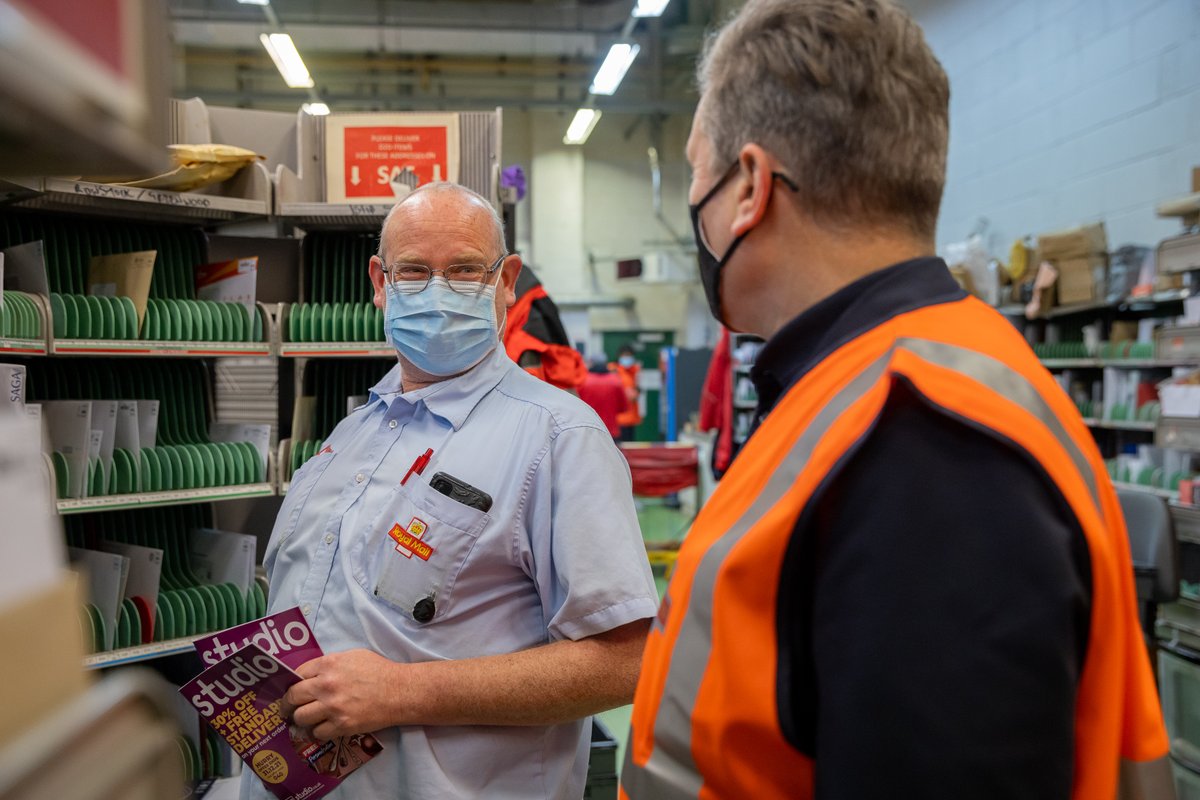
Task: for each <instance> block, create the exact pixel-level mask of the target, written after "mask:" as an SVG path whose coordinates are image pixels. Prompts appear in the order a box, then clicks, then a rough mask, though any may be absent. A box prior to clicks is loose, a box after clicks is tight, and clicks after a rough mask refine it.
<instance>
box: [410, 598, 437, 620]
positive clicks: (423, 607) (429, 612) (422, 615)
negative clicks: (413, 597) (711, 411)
mask: <svg viewBox="0 0 1200 800" xmlns="http://www.w3.org/2000/svg"><path fill="white" fill-rule="evenodd" d="M436 610H437V608H436V607H435V606H434V605H433V598H432V597H423V598H421V599H420V600H418V601H417V604H416V605H415V606H413V619H415V620H416V621H417V622H429V620H431V619H433V613H434V612H435V611H436Z"/></svg>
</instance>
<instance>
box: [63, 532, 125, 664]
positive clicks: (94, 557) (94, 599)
mask: <svg viewBox="0 0 1200 800" xmlns="http://www.w3.org/2000/svg"><path fill="white" fill-rule="evenodd" d="M67 554H68V555H69V556H70V558H71V564H72V566H74V567H76V568H77V569H79V570H80V571H81V572H83V574H84V575H85V576H86V577H87V590H88V602H89V603H91V604H92V605H94V606H95V607H96V608H97V609H99V611H100V616H101V617H102V618H103V619H104V625H105V627H106V628H107V630H105V632H104V634H105V636H104V649H105V650H112V649H113V641H114V640H115V638H116V635H117V620H118V619H120V616H121V600H123V599H124V598H125V580H126V578H127V577H128V576H129V559H128V558H126V557H125V556H122V555H118V554H117V553H102V552H100V551H99V550H84V549H83V548H81V547H70V548H67Z"/></svg>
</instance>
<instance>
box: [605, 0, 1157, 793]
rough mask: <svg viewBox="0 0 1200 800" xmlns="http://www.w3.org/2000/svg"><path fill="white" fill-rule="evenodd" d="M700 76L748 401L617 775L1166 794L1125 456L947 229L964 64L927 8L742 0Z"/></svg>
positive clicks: (650, 788)
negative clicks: (940, 36)
mask: <svg viewBox="0 0 1200 800" xmlns="http://www.w3.org/2000/svg"><path fill="white" fill-rule="evenodd" d="M699 77H700V89H701V99H700V104H699V107H698V109H697V112H696V116H695V120H694V123H693V128H692V133H691V136H690V139H689V141H688V148H687V156H688V161H689V162H690V163H691V166H692V170H693V173H692V174H693V179H692V185H691V190H690V195H689V202H690V203H691V204H692V206H691V210H692V219H693V224H694V227H695V231H696V237H697V240H698V245H699V259H700V274H701V279H702V281H703V283H704V288H705V291H706V294H707V296H708V299H709V304H710V306H711V308H712V311H713V313H714V315H716V316H717V318H718V319H720V320H721V321H722V322H723V323H724V324H726V325H727V326H728V327H729V328H731V329H732V330H736V331H748V332H752V333H755V334H758V335H760V336H762V337H763V338H764V339H766V340H767V341H766V345H765V346H764V348H763V349H762V351H761V353H760V355H759V357H758V359H757V362H756V365H755V367H754V370H753V372H752V377H753V380H754V382H755V385H756V387H757V389H758V396H759V417H758V419H759V423H758V426H757V429H756V430H755V431H754V432H753V433H752V435H751V437H750V439H749V441H748V442H747V443H746V445H745V447H744V449H743V450H742V451H741V453H740V454H739V455H738V457H737V458H736V460H735V461H734V462H733V464H732V466H731V467H730V469H729V471H728V472H727V473H726V474H725V476H724V479H723V480H722V482H721V484H720V486H719V487H718V489H717V491H716V493H715V494H713V496H712V498H711V499H710V500H709V502H708V503H707V505H706V506H705V507H704V509H703V510H702V512H701V514H700V515H699V517H698V518H697V519H696V521H695V523H694V525H693V526H692V529H691V531H690V532H689V534H688V536H687V538H686V540H685V542H684V544H683V547H682V549H681V551H680V553H679V559H678V562H677V564H676V568H675V572H674V576H673V578H672V581H671V584H670V587H669V588H668V590H667V593H666V596H665V597H664V599H663V602H662V605H661V608H660V610H659V614H658V619H657V621H656V623H655V625H654V626H653V627H652V630H651V633H650V635H649V638H648V640H647V644H646V651H645V656H644V658H643V664H642V672H641V678H640V681H639V683H638V688H637V694H636V697H635V700H634V708H633V720H632V730H631V734H630V739H629V745H628V748H627V750H626V760H625V764H624V767H623V769H622V771H621V778H620V782H621V796H622V797H625V798H629V799H630V800H676V798H695V797H700V798H727V799H728V800H775V799H776V798H791V799H795V798H799V799H800V800H803V799H804V798H850V799H851V800H874V799H875V798H954V800H960V799H965V798H971V800H981V799H984V800H991V799H993V798H997V799H998V798H1005V799H1011V800H1031V798H1039V799H1040V798H1064V799H1065V798H1072V799H1073V800H1111V799H1112V798H1115V797H1117V796H1118V787H1120V791H1121V792H1123V793H1125V794H1124V795H1122V796H1130V797H1147V798H1158V797H1163V796H1167V797H1169V796H1170V794H1171V788H1170V783H1169V781H1170V778H1169V772H1167V762H1166V760H1165V756H1166V753H1167V738H1166V733H1165V730H1164V728H1163V723H1162V717H1161V712H1160V709H1159V706H1158V697H1157V692H1156V689H1155V685H1154V679H1153V675H1152V673H1151V670H1150V666H1149V659H1148V657H1147V653H1146V649H1145V645H1144V643H1143V641H1142V637H1141V634H1140V630H1139V626H1138V618H1137V613H1136V605H1135V597H1134V584H1133V574H1132V568H1131V564H1130V554H1129V545H1128V542H1127V538H1126V533H1125V528H1124V522H1123V519H1122V517H1121V511H1120V508H1119V506H1118V503H1117V498H1116V494H1115V492H1114V490H1113V487H1112V485H1111V483H1110V482H1109V479H1108V477H1107V475H1106V472H1105V468H1104V463H1103V461H1102V459H1101V457H1100V454H1099V452H1098V451H1097V449H1096V447H1095V445H1094V443H1093V441H1092V438H1091V436H1090V435H1089V433H1088V429H1087V428H1086V427H1085V425H1084V423H1083V421H1082V420H1081V419H1080V417H1079V414H1078V413H1077V411H1076V409H1075V408H1074V405H1073V404H1072V402H1071V401H1070V399H1069V398H1068V397H1067V396H1066V394H1064V393H1063V392H1062V390H1061V389H1059V387H1058V386H1057V384H1056V383H1055V382H1054V380H1053V379H1052V377H1051V376H1050V375H1049V374H1048V373H1047V372H1046V371H1045V370H1044V369H1043V368H1042V367H1041V365H1040V364H1039V363H1038V361H1037V359H1036V358H1035V357H1034V355H1033V353H1032V352H1031V350H1030V348H1029V347H1028V346H1027V345H1026V343H1025V341H1024V340H1023V339H1022V337H1021V336H1020V334H1019V333H1018V332H1017V331H1016V330H1015V329H1014V328H1013V326H1012V325H1010V324H1009V323H1008V322H1007V321H1006V320H1005V319H1004V318H1002V317H1001V316H1000V315H999V314H997V313H996V312H995V311H994V310H993V309H991V308H989V307H987V306H986V305H985V304H983V303H982V302H980V301H979V300H977V299H975V298H973V297H970V296H968V295H966V294H965V293H964V292H963V291H962V290H961V289H960V288H959V287H958V286H957V285H956V283H955V282H954V280H953V279H952V278H951V276H950V274H949V272H948V270H947V268H946V265H945V264H944V263H943V262H942V261H941V260H940V259H938V258H936V257H935V256H934V230H935V226H936V221H937V215H938V209H939V205H940V203H941V195H942V187H943V182H944V174H945V159H946V146H947V119H948V103H949V85H948V82H947V79H946V75H945V73H944V72H943V70H942V68H941V65H940V64H939V63H938V62H937V60H936V59H935V58H934V56H933V54H932V53H931V52H930V49H929V47H928V45H927V44H926V43H925V40H924V37H923V34H922V32H921V30H920V29H919V28H918V27H917V25H916V24H915V23H914V22H913V21H912V20H911V19H910V18H909V17H908V15H907V14H906V13H905V12H904V11H903V10H901V9H900V8H899V7H898V6H897V5H896V4H895V3H894V2H892V1H891V0H750V2H748V3H747V4H746V5H745V6H744V7H743V9H742V10H741V11H740V12H739V13H738V14H737V16H736V17H735V18H733V20H732V21H731V22H730V23H729V24H728V25H727V26H726V27H725V28H724V29H723V30H722V31H721V32H720V34H719V35H718V36H717V37H716V38H715V39H714V40H712V41H710V43H709V44H708V46H707V49H706V51H705V53H704V55H703V57H702V60H701V64H700V68H699ZM1033 222H1035V221H1032V220H1031V224H1032V223H1033Z"/></svg>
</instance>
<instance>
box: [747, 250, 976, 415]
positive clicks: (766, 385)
mask: <svg viewBox="0 0 1200 800" xmlns="http://www.w3.org/2000/svg"><path fill="white" fill-rule="evenodd" d="M963 297H966V292H964V291H963V290H962V289H961V288H960V287H959V285H958V284H957V283H956V282H955V280H954V278H953V276H951V275H950V271H949V269H948V268H947V267H946V263H945V262H944V261H942V259H940V258H934V257H925V258H914V259H912V260H910V261H902V262H900V263H899V264H893V265H892V266H890V267H887V268H885V269H881V270H878V271H876V272H872V273H871V274H870V275H867V276H865V277H863V278H859V279H858V280H857V281H855V282H854V283H851V284H850V285H849V286H845V287H843V288H842V289H840V290H838V291H837V292H835V293H833V294H832V295H830V296H829V297H826V298H825V299H824V300H822V301H821V302H819V303H817V304H816V305H814V306H813V307H812V308H810V309H808V310H807V311H805V312H804V313H802V314H800V315H799V316H797V317H795V318H794V319H793V320H791V321H790V322H788V323H787V324H786V325H784V326H783V327H782V328H780V329H779V331H777V332H776V333H775V335H774V336H772V337H771V338H770V340H769V341H767V343H766V344H765V345H764V346H763V348H762V350H761V351H760V352H759V354H758V358H757V359H755V364H754V366H753V367H752V368H751V370H750V377H751V379H752V380H753V381H754V385H755V387H756V388H757V389H758V398H759V402H758V416H759V417H760V418H761V416H762V415H764V414H766V413H767V412H768V411H770V410H771V409H772V408H773V407H774V406H775V403H776V402H777V401H778V400H779V397H780V396H781V395H782V394H783V393H784V392H785V391H786V390H787V389H788V388H790V387H791V386H792V385H793V384H795V383H796V382H797V381H798V380H800V378H802V377H804V375H805V374H806V373H807V372H808V371H809V370H810V369H812V368H813V367H814V366H816V364H817V363H818V362H819V361H820V360H821V359H823V358H824V357H825V356H827V355H829V354H830V353H831V352H833V351H834V350H836V349H837V348H839V347H841V346H842V345H843V344H845V343H846V342H848V341H850V340H851V339H854V338H855V337H857V336H859V335H860V334H862V333H865V332H866V331H868V330H870V329H872V328H876V327H878V326H879V325H881V324H883V323H884V322H886V321H887V320H889V319H891V318H892V317H895V316H897V315H899V314H903V313H905V312H907V311H912V310H914V309H917V308H921V307H924V306H931V305H937V304H939V303H948V302H952V301H955V300H961V299H962V298H963Z"/></svg>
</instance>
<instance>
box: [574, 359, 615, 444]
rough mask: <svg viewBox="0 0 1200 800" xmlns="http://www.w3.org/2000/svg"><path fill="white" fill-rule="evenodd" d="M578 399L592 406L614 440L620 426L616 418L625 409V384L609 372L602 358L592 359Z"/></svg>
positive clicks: (580, 387)
mask: <svg viewBox="0 0 1200 800" xmlns="http://www.w3.org/2000/svg"><path fill="white" fill-rule="evenodd" d="M579 399H580V400H582V401H583V402H585V403H587V404H588V405H589V406H591V407H592V410H593V411H595V412H596V414H597V415H598V416H599V417H600V421H601V422H603V423H604V425H605V427H607V428H608V432H609V433H610V434H612V437H613V440H614V441H615V440H616V439H617V437H618V436H619V435H620V432H621V428H620V426H619V425H618V424H617V418H618V417H619V416H620V415H621V412H622V411H624V410H625V403H626V399H625V384H623V383H621V379H620V377H618V376H617V374H616V373H615V372H610V371H609V369H608V365H607V364H605V363H604V359H602V358H598V359H593V360H592V363H591V365H590V366H589V367H588V374H587V377H586V378H584V380H583V383H582V384H580V386H579Z"/></svg>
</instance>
